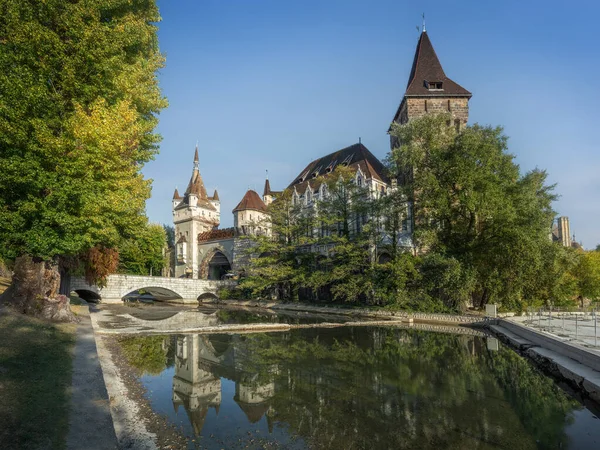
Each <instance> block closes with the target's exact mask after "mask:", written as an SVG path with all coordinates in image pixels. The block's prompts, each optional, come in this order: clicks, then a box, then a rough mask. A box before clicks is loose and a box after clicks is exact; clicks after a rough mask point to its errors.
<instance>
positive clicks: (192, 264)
mask: <svg viewBox="0 0 600 450" xmlns="http://www.w3.org/2000/svg"><path fill="white" fill-rule="evenodd" d="M220 221H221V203H220V201H219V194H218V193H217V191H216V190H215V193H214V195H213V196H212V197H209V196H208V194H207V193H206V188H205V187H204V181H203V180H202V175H200V168H199V161H198V147H196V152H195V154H194V169H193V170H192V177H191V178H190V182H189V183H188V186H187V189H186V190H185V194H184V195H183V197H182V196H180V195H179V192H178V191H177V189H175V193H174V194H173V223H174V225H175V242H176V244H175V247H176V264H175V276H176V277H191V278H197V277H198V266H199V261H198V235H199V234H200V233H204V232H206V231H210V230H212V229H213V228H216V227H218V226H219V222H220Z"/></svg>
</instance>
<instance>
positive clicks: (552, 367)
mask: <svg viewBox="0 0 600 450" xmlns="http://www.w3.org/2000/svg"><path fill="white" fill-rule="evenodd" d="M489 330H490V331H491V332H493V333H494V334H495V335H496V336H497V337H498V338H499V339H500V340H501V341H503V342H505V343H506V344H508V345H510V346H512V347H513V348H515V349H516V350H517V351H519V352H520V353H522V354H523V355H525V356H527V357H529V358H531V359H532V360H533V361H534V362H535V363H536V364H537V365H538V366H539V367H540V368H542V370H544V371H545V372H548V373H550V374H552V375H553V376H555V377H557V378H559V379H561V380H564V381H566V382H567V383H568V384H569V385H571V386H572V387H573V388H575V389H576V390H578V391H580V392H581V393H582V394H584V395H585V396H587V397H589V398H590V399H592V400H594V401H595V402H598V403H600V352H598V351H596V350H592V349H589V348H585V347H583V346H581V345H578V344H576V343H573V342H568V341H566V340H564V339H560V338H559V337H558V336H554V335H552V334H550V333H546V332H543V331H538V330H533V329H531V328H527V327H525V326H523V325H521V324H519V323H517V322H515V321H511V320H510V319H499V320H498V321H497V323H496V324H490V325H489Z"/></svg>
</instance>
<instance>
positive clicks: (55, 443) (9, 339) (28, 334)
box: [0, 280, 76, 449]
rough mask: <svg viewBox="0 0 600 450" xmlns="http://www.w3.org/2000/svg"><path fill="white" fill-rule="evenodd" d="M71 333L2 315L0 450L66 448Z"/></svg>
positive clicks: (15, 315) (9, 312)
mask: <svg viewBox="0 0 600 450" xmlns="http://www.w3.org/2000/svg"><path fill="white" fill-rule="evenodd" d="M5 287H6V280H0V291H2V290H4V289H3V288H5ZM75 330H76V326H75V325H72V324H69V325H62V324H61V325H55V324H50V323H47V322H44V321H41V320H38V319H34V318H31V317H27V316H24V315H22V314H19V313H16V312H14V311H12V310H10V309H8V308H2V309H0V399H1V407H0V448H27V449H61V448H64V447H65V440H66V436H67V432H68V425H69V423H68V420H69V388H70V386H71V357H72V353H71V351H72V348H73V345H74V343H75Z"/></svg>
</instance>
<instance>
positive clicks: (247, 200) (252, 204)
mask: <svg viewBox="0 0 600 450" xmlns="http://www.w3.org/2000/svg"><path fill="white" fill-rule="evenodd" d="M247 209H253V210H255V211H260V212H267V206H266V205H265V203H264V202H263V201H262V199H261V198H260V196H259V195H258V194H257V193H256V191H253V190H252V189H248V192H246V194H245V195H244V198H242V201H241V202H239V203H238V205H237V206H236V207H235V208H234V209H233V212H236V211H245V210H247Z"/></svg>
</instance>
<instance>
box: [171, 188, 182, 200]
mask: <svg viewBox="0 0 600 450" xmlns="http://www.w3.org/2000/svg"><path fill="white" fill-rule="evenodd" d="M173 200H181V195H179V191H178V190H177V188H175V192H173Z"/></svg>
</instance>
